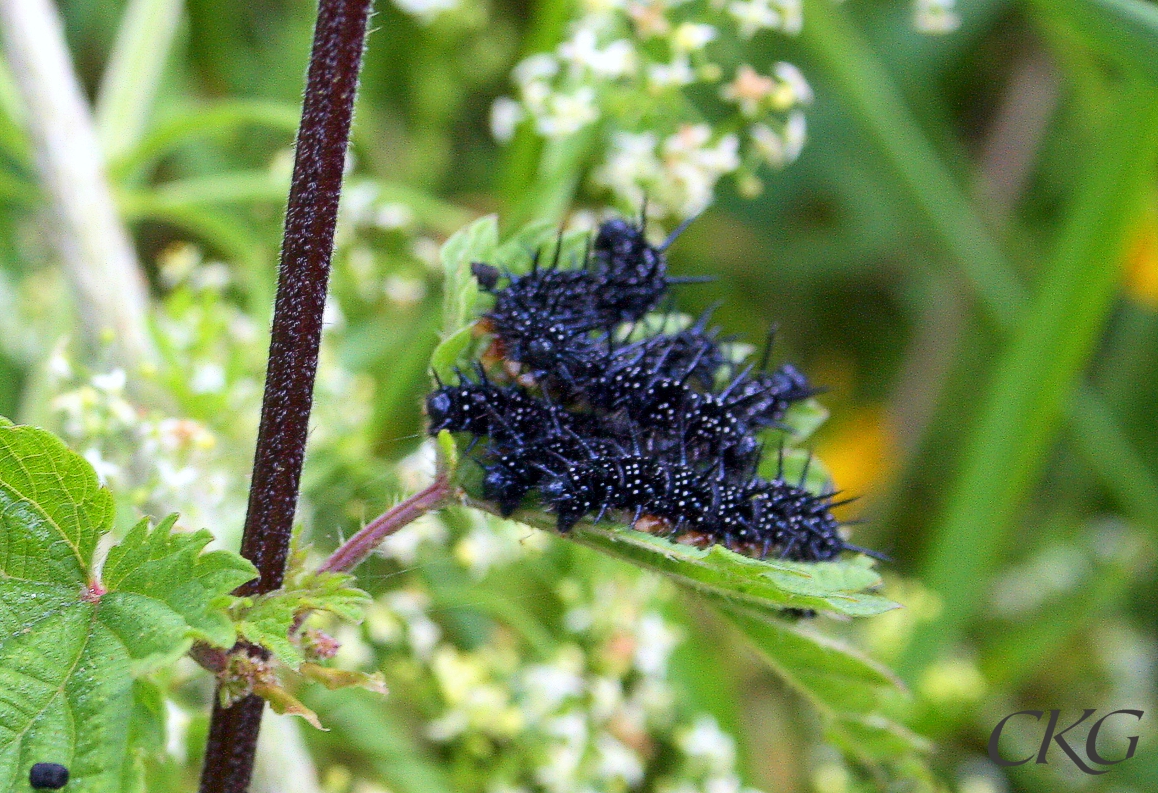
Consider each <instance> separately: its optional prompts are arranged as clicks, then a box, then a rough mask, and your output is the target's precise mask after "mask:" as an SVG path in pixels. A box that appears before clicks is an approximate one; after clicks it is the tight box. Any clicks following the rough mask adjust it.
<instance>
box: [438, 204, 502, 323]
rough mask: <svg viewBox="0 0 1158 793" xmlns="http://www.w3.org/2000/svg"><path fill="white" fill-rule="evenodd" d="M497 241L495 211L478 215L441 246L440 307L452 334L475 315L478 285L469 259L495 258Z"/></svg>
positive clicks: (473, 260)
mask: <svg viewBox="0 0 1158 793" xmlns="http://www.w3.org/2000/svg"><path fill="white" fill-rule="evenodd" d="M498 244H499V220H498V218H497V217H495V216H494V215H487V216H486V217H484V218H479V219H478V220H476V221H475V222H474V223H471V224H470V225H469V226H467V227H466V228H464V229H462V230H461V231H459V232H458V233H457V234H455V235H454V236H453V237H451V238H450V239H449V240H447V241H446V243H445V244H444V245H443V246H442V267H443V270H444V279H443V294H444V295H445V297H444V298H443V300H444V302H443V308H442V325H443V330H444V332H445V333H447V334H453V333H455V332H456V331H458V330H459V329H460V328H462V327H463V326H464V325H467V324H469V323H470V322H473V321H474V319H475V311H474V307H475V303H476V302H477V301H478V297H479V294H480V292H479V288H478V283H477V282H476V281H475V279H474V276H473V275H472V274H471V271H470V266H471V263H472V262H478V261H481V262H489V261H492V260H493V259H494V253H495V250H496V249H497V248H498Z"/></svg>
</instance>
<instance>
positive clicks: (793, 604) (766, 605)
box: [468, 497, 899, 617]
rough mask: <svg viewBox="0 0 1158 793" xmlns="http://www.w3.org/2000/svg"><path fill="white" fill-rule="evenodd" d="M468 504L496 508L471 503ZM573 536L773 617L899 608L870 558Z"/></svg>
mask: <svg viewBox="0 0 1158 793" xmlns="http://www.w3.org/2000/svg"><path fill="white" fill-rule="evenodd" d="M468 503H469V504H470V505H471V506H475V507H479V508H481V509H486V510H492V509H493V508H492V507H490V506H489V505H487V504H485V503H483V502H481V501H476V500H473V499H470V498H469V497H468ZM514 518H515V519H516V520H519V521H522V522H523V523H526V524H528V525H530V526H534V527H536V528H540V529H545V530H548V531H550V530H552V527H553V526H554V523H555V520H554V517H553V516H551V515H547V514H546V513H543V512H537V511H533V510H522V511H519V512H516V513H515V515H514ZM568 536H569V537H570V538H571V539H572V540H574V541H575V542H578V543H579V544H581V545H586V546H588V547H590V548H595V549H596V550H599V551H602V552H604V553H606V554H609V555H611V556H615V557H617V558H619V559H623V560H625V561H628V562H631V563H632V564H635V565H638V566H640V567H645V568H647V569H649V570H654V571H656V572H659V573H664V574H665V575H668V576H669V577H671V578H673V579H674V580H676V581H677V582H679V583H681V584H684V585H685V586H688V587H690V588H691V589H693V590H695V591H697V592H699V593H701V594H703V595H707V596H708V597H714V598H723V599H725V600H727V601H728V602H735V603H738V604H743V605H746V606H749V607H751V608H756V609H763V610H770V611H771V612H773V613H775V612H777V611H779V610H782V609H789V608H792V609H814V610H817V611H827V612H832V613H838V614H845V615H848V616H853V617H868V616H873V615H875V614H881V613H883V612H886V611H891V610H892V609H895V608H899V606H898V604H897V603H894V602H893V601H891V600H888V599H887V598H884V597H881V596H880V595H876V594H873V593H872V592H871V591H869V590H873V589H875V588H877V587H879V586H880V583H881V579H880V576H879V575H878V574H877V573H876V571H875V570H873V568H872V564H873V562H872V560H871V559H869V558H868V557H865V556H859V557H855V558H853V559H850V560H847V561H843V560H842V561H835V562H789V561H784V560H780V559H776V560H771V559H765V560H760V559H752V558H750V557H747V556H743V555H742V554H738V553H736V552H734V551H730V550H728V549H727V548H725V547H723V546H722V545H712V546H710V547H708V548H706V549H704V548H697V547H695V546H692V545H685V544H683V543H677V542H672V541H671V540H667V539H664V538H663V537H656V536H654V535H651V534H648V533H646V532H642V531H635V530H634V529H631V528H629V527H627V526H622V525H614V524H613V523H611V522H607V523H604V524H601V525H599V526H594V525H592V524H591V523H590V522H587V521H581V522H580V523H579V524H578V525H576V526H575V528H574V529H572V530H571V532H570V533H569V535H568Z"/></svg>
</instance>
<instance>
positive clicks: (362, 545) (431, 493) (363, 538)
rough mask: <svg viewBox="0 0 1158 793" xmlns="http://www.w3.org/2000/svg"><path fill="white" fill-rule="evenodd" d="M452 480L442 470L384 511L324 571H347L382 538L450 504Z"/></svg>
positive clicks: (329, 560)
mask: <svg viewBox="0 0 1158 793" xmlns="http://www.w3.org/2000/svg"><path fill="white" fill-rule="evenodd" d="M450 492H451V487H450V480H449V478H448V477H447V476H446V475H445V474H440V475H439V476H438V478H437V479H435V480H434V484H432V485H431V486H430V487H428V488H426V489H425V490H422V491H419V492H418V493H415V494H414V495H412V496H410V497H409V498H407V499H406V500H404V501H402V502H401V503H399V504H397V505H395V506H393V507H391V508H390V509H388V510H386V511H385V512H383V513H382V514H381V515H379V516H378V517H376V518H374V520H372V521H370V522H369V523H367V524H366V526H365V527H363V529H362V530H361V531H359V532H358V533H357V534H355V535H354V536H353V537H351V538H350V539H348V540H346V541H345V542H344V543H342V545H341V546H340V547H339V548H338V549H337V550H336V551H334V552H333V553H332V554H330V558H329V559H327V560H326V561H325V563H323V564H322V566H321V568H319V569H320V570H321V572H326V573H347V572H349V571H350V570H353V569H354V568H355V567H357V566H358V565H359V564H361V563H362V562H363V561H364V560H365V559H366V557H367V556H369V555H370V553H371V552H372V551H373V550H374V549H375V548H377V547H378V544H379V543H380V542H382V540H384V539H386V538H387V537H389V536H390V535H391V534H393V533H394V532H396V531H398V530H399V529H401V528H402V527H403V526H405V525H406V524H408V523H411V522H412V521H414V520H415V519H417V518H420V517H422V516H423V515H425V514H426V513H427V512H430V511H431V510H435V509H438V508H440V507H443V506H445V505H446V503H447V501H448V500H449V498H450Z"/></svg>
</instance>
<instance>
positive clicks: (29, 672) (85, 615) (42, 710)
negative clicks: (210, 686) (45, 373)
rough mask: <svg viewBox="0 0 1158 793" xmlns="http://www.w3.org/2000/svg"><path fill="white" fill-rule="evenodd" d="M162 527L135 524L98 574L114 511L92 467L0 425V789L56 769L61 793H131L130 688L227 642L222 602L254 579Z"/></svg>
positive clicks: (191, 537) (58, 446)
mask: <svg viewBox="0 0 1158 793" xmlns="http://www.w3.org/2000/svg"><path fill="white" fill-rule="evenodd" d="M173 520H174V519H172V518H170V519H169V520H166V521H164V522H162V523H161V524H160V525H158V526H156V527H155V528H152V529H150V528H149V525H148V523H147V522H146V521H142V522H141V523H140V524H138V525H137V526H136V527H135V528H134V529H133V530H132V531H130V533H129V535H128V536H127V537H126V538H125V539H124V540H123V541H122V542H121V543H120V544H119V545H116V546H114V547H113V548H112V549H111V550H110V551H109V553H108V556H107V558H106V561H105V564H104V568H103V570H101V569H99V568H98V566H97V564H95V562H94V553H95V551H96V548H97V544H98V542H99V541H100V539H101V537H102V536H104V535H105V534H107V533H108V531H109V529H110V527H111V526H112V523H113V500H112V496H111V495H110V494H109V492H108V491H107V490H105V489H103V488H102V487H100V484H99V483H98V481H97V477H96V473H95V472H94V471H93V469H92V466H90V465H89V464H88V463H87V462H86V461H85V460H84V459H83V458H82V457H80V456H79V455H77V454H75V453H73V452H71V451H69V450H68V449H67V448H66V447H65V445H64V444H63V443H62V442H61V441H60V440H58V439H57V438H56V437H54V436H53V435H52V434H50V433H48V432H45V431H44V430H40V429H36V428H33V427H19V426H14V425H12V424H11V423H10V422H8V421H6V420H5V421H0V790H25V789H27V784H28V782H27V779H28V769H29V768H30V767H31V766H32V765H33V764H34V763H38V762H55V763H62V764H64V765H66V766H68V768H69V771H70V774H71V778H72V781H71V782H70V783H69V790H71V791H84V793H106V791H108V792H111V791H121V790H125V789H130V788H131V787H132V782H131V780H132V779H134V778H138V777H139V775H138V774H136V773H134V769H133V766H134V760H133V758H132V752H130V747H131V746H133V745H139V744H140V743H141V735H142V733H143V732H145V731H147V730H146V728H145V727H144V726H142V725H140V724H137V723H136V722H137V720H138V719H137V717H138V716H139V715H140V714H141V713H144V712H146V710H145V709H143V708H142V707H141V703H140V700H141V697H140V695H139V692H138V696H136V697H135V696H134V678H136V677H139V676H140V675H142V674H144V673H146V672H149V671H150V670H152V669H155V668H157V667H158V666H160V665H162V664H165V663H169V662H172V661H173V660H175V659H176V658H178V657H179V656H180V655H182V654H183V653H184V652H185V651H186V650H188V648H189V646H190V644H191V643H192V641H193V640H194V639H202V640H205V641H209V642H212V643H214V644H217V645H218V646H221V647H228V646H230V645H231V644H232V643H233V641H234V633H233V628H232V625H231V623H230V622H229V620H228V618H227V617H226V615H225V613H224V611H223V607H224V605H225V603H226V602H227V598H226V597H225V596H226V595H227V594H228V593H229V592H230V591H231V590H233V589H234V588H236V587H237V586H239V585H240V584H242V583H245V582H246V581H248V580H250V579H252V578H253V577H254V575H255V574H256V571H255V570H254V568H253V566H252V565H251V564H250V563H249V562H247V561H245V560H244V559H242V558H241V557H240V556H237V555H236V554H233V553H228V552H225V551H212V552H210V553H204V552H203V551H204V548H205V546H206V545H207V544H208V543H209V542H210V540H211V539H212V535H210V534H209V532H207V531H198V532H193V533H174V532H173V531H172V527H173Z"/></svg>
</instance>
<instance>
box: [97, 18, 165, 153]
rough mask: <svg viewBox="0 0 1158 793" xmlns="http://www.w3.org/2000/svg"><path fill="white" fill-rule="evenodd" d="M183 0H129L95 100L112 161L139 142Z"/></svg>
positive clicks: (99, 133)
mask: <svg viewBox="0 0 1158 793" xmlns="http://www.w3.org/2000/svg"><path fill="white" fill-rule="evenodd" d="M184 7H185V3H184V2H183V0H131V2H130V3H129V5H128V7H127V8H126V9H125V12H124V14H123V15H122V16H121V27H120V30H119V31H118V32H117V39H116V43H115V44H114V45H113V51H112V53H111V54H110V56H109V65H108V67H107V68H106V69H105V73H104V78H103V80H102V81H101V88H100V94H99V95H98V96H97V103H96V113H95V115H96V124H97V136H98V138H99V139H100V143H101V148H102V149H103V150H104V153H105V156H106V157H108V158H109V159H110V160H111V159H114V158H115V157H118V156H119V155H121V154H122V153H123V152H126V151H128V150H130V149H131V148H132V147H133V146H135V145H136V143H137V141H139V140H140V138H141V135H142V133H143V132H144V130H145V124H146V122H147V121H148V118H149V115H150V112H151V111H152V107H153V99H154V98H155V97H156V95H157V89H158V87H159V86H160V83H161V77H162V76H163V74H164V71H165V63H166V62H167V61H168V60H169V53H170V52H171V51H172V49H173V40H174V39H175V38H176V35H177V23H178V22H179V21H180V19H181V11H182V9H183V8H184Z"/></svg>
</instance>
